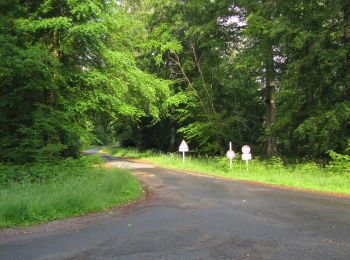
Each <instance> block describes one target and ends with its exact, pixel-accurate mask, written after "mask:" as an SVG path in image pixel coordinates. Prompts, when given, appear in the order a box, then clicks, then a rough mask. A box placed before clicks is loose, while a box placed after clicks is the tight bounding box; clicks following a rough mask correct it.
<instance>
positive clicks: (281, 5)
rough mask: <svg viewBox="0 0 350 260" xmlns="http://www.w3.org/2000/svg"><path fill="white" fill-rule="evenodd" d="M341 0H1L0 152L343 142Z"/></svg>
mask: <svg viewBox="0 0 350 260" xmlns="http://www.w3.org/2000/svg"><path fill="white" fill-rule="evenodd" d="M349 10H350V6H349V1H347V0H335V1H326V0H314V1H305V0H293V1H291V0H287V1H278V0H277V1H276V0H262V1H247V0H237V1H230V0H204V1H203V0H201V1H200V0H185V1H183V0H181V1H180V0H173V1H170V0H145V1H130V0H122V1H104V0H89V1H78V0H38V1H20V0H13V1H10V0H1V2H0V46H1V47H0V95H1V99H0V108H1V109H0V124H1V127H0V136H1V139H0V144H1V149H0V160H2V161H8V162H17V163H18V162H20V163H24V162H32V161H40V160H51V159H55V158H59V157H62V156H63V157H67V156H78V155H79V150H80V148H81V146H82V145H83V144H89V143H109V142H114V141H119V142H121V143H123V144H133V145H138V146H142V147H145V148H157V149H160V150H164V151H174V150H175V149H176V148H177V145H178V143H179V140H180V139H182V138H185V139H186V140H187V141H189V143H190V145H191V147H193V148H194V150H195V152H197V153H205V154H220V153H222V152H224V151H225V150H226V148H227V147H226V146H227V143H228V142H229V141H232V142H233V143H234V145H235V146H237V147H238V146H241V145H243V144H250V145H252V146H253V147H254V150H255V151H256V152H258V153H260V154H261V155H268V156H274V155H279V156H298V157H305V156H306V157H308V158H309V159H319V158H324V157H325V156H326V155H327V153H328V152H329V151H331V150H332V151H335V152H337V153H348V152H349V149H350V83H349V82H350V72H349V70H350V64H349V62H350V13H349Z"/></svg>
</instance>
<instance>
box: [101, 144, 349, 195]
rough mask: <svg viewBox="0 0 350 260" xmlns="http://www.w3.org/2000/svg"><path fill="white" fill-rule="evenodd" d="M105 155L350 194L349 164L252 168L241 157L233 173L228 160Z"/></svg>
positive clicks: (274, 162) (116, 151)
mask: <svg viewBox="0 0 350 260" xmlns="http://www.w3.org/2000/svg"><path fill="white" fill-rule="evenodd" d="M102 151H105V152H108V153H112V154H113V155H116V156H124V157H127V158H133V159H147V160H149V161H151V162H153V163H156V164H158V165H160V166H163V167H167V168H173V169H179V170H187V171H195V172H199V173H204V174H208V175H213V176H220V177H225V178H229V179H236V180H248V181H256V182H262V183H267V184H273V185H281V186H287V187H292V188H300V189H307V190H312V191H321V192H335V193H343V194H350V164H349V162H336V161H335V162H332V163H330V164H329V165H327V166H326V167H323V166H320V165H317V164H315V163H310V162H309V163H300V164H293V165H285V164H284V163H283V162H282V161H281V160H280V159H279V158H273V159H271V160H260V159H259V158H255V159H254V158H253V160H251V161H249V164H248V167H247V166H246V164H245V162H243V161H242V160H240V155H239V154H237V155H236V157H235V160H233V165H232V171H231V172H230V169H229V160H228V159H227V158H226V157H191V156H187V157H186V160H185V164H183V163H182V156H181V155H180V154H162V153H156V152H151V151H138V150H137V149H130V148H128V149H125V148H120V147H116V148H113V149H112V148H107V149H104V150H102Z"/></svg>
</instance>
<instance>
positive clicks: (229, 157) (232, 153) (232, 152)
mask: <svg viewBox="0 0 350 260" xmlns="http://www.w3.org/2000/svg"><path fill="white" fill-rule="evenodd" d="M226 156H227V158H228V159H233V158H234V157H235V152H234V151H232V150H229V151H227V153H226Z"/></svg>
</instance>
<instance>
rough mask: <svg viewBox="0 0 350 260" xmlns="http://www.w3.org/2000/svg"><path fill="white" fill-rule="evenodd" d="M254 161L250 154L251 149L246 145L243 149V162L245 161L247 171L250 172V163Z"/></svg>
mask: <svg viewBox="0 0 350 260" xmlns="http://www.w3.org/2000/svg"><path fill="white" fill-rule="evenodd" d="M251 159H252V154H251V153H250V147H249V146H248V145H244V146H243V147H242V160H243V161H245V165H246V169H247V171H248V161H249V160H251Z"/></svg>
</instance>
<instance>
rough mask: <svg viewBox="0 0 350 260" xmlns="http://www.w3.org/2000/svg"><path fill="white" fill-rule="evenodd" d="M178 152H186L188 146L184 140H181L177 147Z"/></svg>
mask: <svg viewBox="0 0 350 260" xmlns="http://www.w3.org/2000/svg"><path fill="white" fill-rule="evenodd" d="M179 152H188V145H187V144H186V142H185V140H182V142H181V144H180V147H179Z"/></svg>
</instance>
